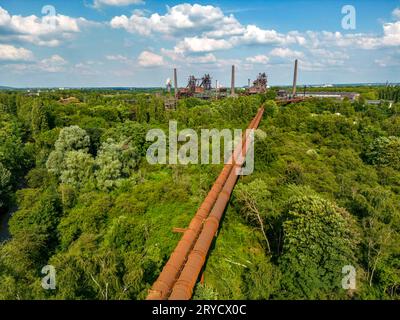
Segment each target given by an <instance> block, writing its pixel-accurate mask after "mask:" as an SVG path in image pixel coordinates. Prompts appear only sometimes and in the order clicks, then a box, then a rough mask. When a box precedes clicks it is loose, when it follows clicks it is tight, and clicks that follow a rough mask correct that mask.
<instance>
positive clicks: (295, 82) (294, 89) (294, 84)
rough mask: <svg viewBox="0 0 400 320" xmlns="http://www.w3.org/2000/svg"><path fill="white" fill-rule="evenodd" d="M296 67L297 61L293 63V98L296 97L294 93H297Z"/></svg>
mask: <svg viewBox="0 0 400 320" xmlns="http://www.w3.org/2000/svg"><path fill="white" fill-rule="evenodd" d="M297 67H298V61H297V59H296V61H295V62H294V77H293V97H295V96H296V91H297Z"/></svg>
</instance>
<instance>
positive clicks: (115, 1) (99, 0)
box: [93, 0, 144, 8]
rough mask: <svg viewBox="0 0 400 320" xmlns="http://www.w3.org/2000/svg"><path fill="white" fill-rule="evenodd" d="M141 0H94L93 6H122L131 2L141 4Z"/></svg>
mask: <svg viewBox="0 0 400 320" xmlns="http://www.w3.org/2000/svg"><path fill="white" fill-rule="evenodd" d="M143 3H144V1H142V0H94V3H93V6H94V7H95V8H100V7H102V6H116V7H123V6H129V5H132V4H143Z"/></svg>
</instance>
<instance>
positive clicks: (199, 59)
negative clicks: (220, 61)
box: [186, 53, 217, 64]
mask: <svg viewBox="0 0 400 320" xmlns="http://www.w3.org/2000/svg"><path fill="white" fill-rule="evenodd" d="M186 61H187V62H188V63H191V64H209V63H215V62H217V58H216V56H215V55H213V54H212V53H208V54H206V55H203V56H195V57H188V58H187V59H186Z"/></svg>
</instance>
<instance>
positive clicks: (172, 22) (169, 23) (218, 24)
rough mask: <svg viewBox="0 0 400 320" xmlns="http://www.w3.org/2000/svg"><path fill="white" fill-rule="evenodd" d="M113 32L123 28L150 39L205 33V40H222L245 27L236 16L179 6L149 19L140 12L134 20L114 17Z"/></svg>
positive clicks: (200, 7)
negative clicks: (216, 38)
mask: <svg viewBox="0 0 400 320" xmlns="http://www.w3.org/2000/svg"><path fill="white" fill-rule="evenodd" d="M110 24H111V26H112V27H113V28H122V29H125V30H126V31H128V32H130V33H138V34H141V35H150V34H152V33H161V34H166V35H177V34H182V33H185V34H186V35H188V33H190V32H193V33H195V34H199V33H206V34H205V36H207V35H208V36H210V37H222V36H225V35H233V34H237V33H239V34H240V33H242V32H243V27H242V26H241V24H240V23H239V22H238V21H237V20H236V18H235V17H234V16H233V15H229V16H225V15H224V13H223V11H222V10H221V9H220V8H218V7H214V6H211V5H206V6H203V5H199V4H194V5H191V4H188V3H184V4H179V5H176V6H174V7H167V13H166V14H165V15H160V14H158V13H154V14H152V15H151V16H149V17H146V16H144V15H143V13H141V12H137V11H136V12H134V14H133V15H132V16H131V17H129V18H128V17H127V16H125V15H122V16H117V17H114V18H113V19H112V20H111V22H110Z"/></svg>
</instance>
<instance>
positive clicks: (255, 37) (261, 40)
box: [232, 25, 306, 45]
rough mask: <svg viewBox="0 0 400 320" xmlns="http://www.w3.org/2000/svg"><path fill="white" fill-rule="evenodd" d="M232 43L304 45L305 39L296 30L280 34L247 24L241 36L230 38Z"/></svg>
mask: <svg viewBox="0 0 400 320" xmlns="http://www.w3.org/2000/svg"><path fill="white" fill-rule="evenodd" d="M232 41H233V43H235V44H236V45H240V44H278V45H288V44H299V45H304V44H305V43H306V39H305V38H304V37H303V36H302V35H300V34H299V33H298V32H295V31H293V32H289V33H288V34H281V33H278V32H277V31H275V30H263V29H261V28H259V27H257V26H256V25H248V26H247V27H246V29H245V32H244V33H243V35H241V36H236V37H233V38H232Z"/></svg>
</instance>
